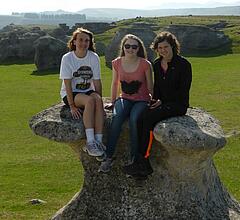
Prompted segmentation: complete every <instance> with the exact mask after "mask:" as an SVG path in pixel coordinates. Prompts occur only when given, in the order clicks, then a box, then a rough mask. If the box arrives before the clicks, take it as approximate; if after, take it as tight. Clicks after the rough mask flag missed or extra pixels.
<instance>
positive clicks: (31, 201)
mask: <svg viewBox="0 0 240 220" xmlns="http://www.w3.org/2000/svg"><path fill="white" fill-rule="evenodd" d="M29 203H30V204H32V205H39V204H45V203H47V202H46V201H44V200H41V199H31V200H30V201H29Z"/></svg>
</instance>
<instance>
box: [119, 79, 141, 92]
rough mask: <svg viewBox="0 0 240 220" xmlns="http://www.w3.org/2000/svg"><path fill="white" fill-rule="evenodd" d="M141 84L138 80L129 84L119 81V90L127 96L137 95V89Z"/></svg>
mask: <svg viewBox="0 0 240 220" xmlns="http://www.w3.org/2000/svg"><path fill="white" fill-rule="evenodd" d="M141 85H142V83H141V82H140V81H138V80H134V81H131V82H130V83H128V82H126V81H121V88H122V91H123V92H125V93H126V94H128V95H133V94H135V93H138V90H139V88H140V87H141Z"/></svg>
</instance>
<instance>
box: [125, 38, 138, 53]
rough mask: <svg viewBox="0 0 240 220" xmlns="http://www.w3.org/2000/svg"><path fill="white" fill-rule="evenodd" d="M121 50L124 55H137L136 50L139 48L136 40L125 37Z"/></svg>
mask: <svg viewBox="0 0 240 220" xmlns="http://www.w3.org/2000/svg"><path fill="white" fill-rule="evenodd" d="M123 50H124V52H125V56H137V52H138V50H139V45H138V42H137V41H136V40H133V39H127V40H126V42H125V43H124V45H123Z"/></svg>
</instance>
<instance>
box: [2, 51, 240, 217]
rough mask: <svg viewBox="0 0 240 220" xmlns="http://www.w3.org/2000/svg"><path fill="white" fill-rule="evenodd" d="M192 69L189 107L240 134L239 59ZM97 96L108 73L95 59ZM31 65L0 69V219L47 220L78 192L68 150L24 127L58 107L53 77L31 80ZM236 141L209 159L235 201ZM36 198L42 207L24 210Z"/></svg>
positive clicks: (198, 62) (238, 182)
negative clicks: (98, 77)
mask: <svg viewBox="0 0 240 220" xmlns="http://www.w3.org/2000/svg"><path fill="white" fill-rule="evenodd" d="M189 60H190V61H191V63H192V66H193V84H192V89H191V105H192V106H199V107H202V108H204V109H206V110H207V111H209V112H210V113H211V114H213V115H214V116H215V117H216V118H218V119H219V120H220V122H221V124H222V127H223V128H224V130H225V131H226V132H227V133H228V132H230V131H233V130H236V131H240V117H239V112H240V105H239V103H240V87H239V70H240V64H239V60H240V55H239V54H234V55H226V56H219V57H212V58H195V57H194V58H192V57H191V58H189ZM101 63H102V65H101V70H102V79H103V95H104V96H109V94H110V83H111V70H110V69H109V68H107V67H105V65H104V58H103V57H101ZM34 70H35V66H34V65H33V64H15V65H0V78H1V80H0V96H1V97H2V98H1V120H0V145H1V153H0V168H1V172H0V189H1V193H0V219H4V220H5V219H6V220H8V219H24V220H25V219H47V218H50V217H51V216H52V215H53V214H54V213H55V212H56V211H57V210H58V209H59V208H61V207H62V206H63V205H65V204H66V203H67V202H68V201H69V200H70V199H71V198H72V196H73V195H74V194H75V193H76V192H77V191H78V190H79V189H80V188H81V185H82V181H83V179H82V178H83V171H82V167H81V165H80V163H79V161H78V159H77V157H76V156H75V155H74V153H73V152H72V150H71V149H70V148H69V147H68V146H67V145H65V144H60V143H56V142H53V141H49V140H47V139H44V138H41V137H38V136H36V135H34V134H33V133H32V131H31V129H30V128H29V126H28V121H29V119H30V118H31V117H32V116H33V115H35V114H36V113H37V112H39V111H42V110H43V109H46V108H47V107H49V106H51V105H53V104H55V103H57V102H59V101H60V98H59V89H60V83H61V82H60V80H59V79H58V77H59V76H58V73H57V72H54V71H48V72H45V73H43V74H41V75H36V74H32V72H33V71H34ZM239 141H240V137H239V135H238V136H236V137H231V138H229V139H228V144H227V146H226V147H225V148H224V149H222V150H221V151H220V152H218V153H217V154H216V156H215V163H216V166H217V169H218V172H219V174H220V176H221V179H222V181H223V182H224V184H225V186H226V187H227V188H228V190H229V191H230V192H231V193H232V194H233V196H234V197H235V198H237V199H238V200H240V172H239V168H240V167H239V166H240V162H239V161H240V155H239ZM33 198H39V199H42V200H45V201H47V203H46V204H43V205H30V204H29V202H28V201H29V200H30V199H33Z"/></svg>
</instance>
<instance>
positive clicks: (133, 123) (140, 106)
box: [106, 98, 148, 159]
mask: <svg viewBox="0 0 240 220" xmlns="http://www.w3.org/2000/svg"><path fill="white" fill-rule="evenodd" d="M147 105H148V103H147V102H145V101H132V100H127V99H123V98H119V99H117V100H116V102H115V104H114V110H113V120H112V124H111V129H110V132H109V134H108V140H107V151H106V154H107V157H109V158H111V157H112V156H113V154H114V152H115V148H116V145H117V141H118V138H119V135H120V132H121V128H122V125H123V123H124V121H125V120H126V119H127V118H129V130H130V147H131V153H130V154H131V158H132V159H133V158H135V157H136V155H137V154H138V145H139V143H138V133H137V120H138V118H139V116H140V115H141V114H142V112H143V111H144V109H146V108H147Z"/></svg>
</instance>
